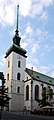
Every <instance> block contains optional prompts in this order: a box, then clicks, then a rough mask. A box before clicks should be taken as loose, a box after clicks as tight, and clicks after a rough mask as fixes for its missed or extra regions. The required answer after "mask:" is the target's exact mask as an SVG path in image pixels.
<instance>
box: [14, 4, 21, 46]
mask: <svg viewBox="0 0 54 120" xmlns="http://www.w3.org/2000/svg"><path fill="white" fill-rule="evenodd" d="M18 23H19V5H17V19H16V31H15V36H14V38H13V43H14V44H16V45H18V46H20V39H21V38H20V37H19V34H18V32H19V31H18V29H19V28H18Z"/></svg>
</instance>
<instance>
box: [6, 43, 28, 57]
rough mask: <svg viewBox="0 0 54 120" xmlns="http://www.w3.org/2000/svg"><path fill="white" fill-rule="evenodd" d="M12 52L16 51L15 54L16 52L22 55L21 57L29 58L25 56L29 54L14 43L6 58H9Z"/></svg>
mask: <svg viewBox="0 0 54 120" xmlns="http://www.w3.org/2000/svg"><path fill="white" fill-rule="evenodd" d="M12 51H14V52H16V53H18V54H20V55H22V56H24V57H27V56H26V55H25V54H26V53H27V52H26V50H25V49H23V48H21V47H20V46H18V45H16V44H14V43H13V44H12V45H11V46H10V47H9V49H8V50H7V52H6V56H5V58H7V57H8V55H9V54H10V53H11V52H12Z"/></svg>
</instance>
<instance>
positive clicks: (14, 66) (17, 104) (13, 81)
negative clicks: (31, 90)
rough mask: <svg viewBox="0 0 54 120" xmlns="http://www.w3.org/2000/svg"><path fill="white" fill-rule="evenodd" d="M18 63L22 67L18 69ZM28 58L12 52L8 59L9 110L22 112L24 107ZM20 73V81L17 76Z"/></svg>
mask: <svg viewBox="0 0 54 120" xmlns="http://www.w3.org/2000/svg"><path fill="white" fill-rule="evenodd" d="M18 61H20V66H19V67H18ZM25 67H26V58H25V57H23V56H21V55H19V54H18V53H15V52H11V53H10V54H9V56H8V57H7V58H6V87H8V94H9V96H10V98H11V99H10V103H9V110H14V111H18V110H22V109H23V106H24V79H25ZM18 73H20V80H18V79H17V74H18Z"/></svg>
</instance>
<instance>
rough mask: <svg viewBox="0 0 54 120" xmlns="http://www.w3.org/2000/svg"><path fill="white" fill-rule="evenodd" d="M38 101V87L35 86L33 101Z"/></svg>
mask: <svg viewBox="0 0 54 120" xmlns="http://www.w3.org/2000/svg"><path fill="white" fill-rule="evenodd" d="M37 99H39V86H38V85H35V100H37Z"/></svg>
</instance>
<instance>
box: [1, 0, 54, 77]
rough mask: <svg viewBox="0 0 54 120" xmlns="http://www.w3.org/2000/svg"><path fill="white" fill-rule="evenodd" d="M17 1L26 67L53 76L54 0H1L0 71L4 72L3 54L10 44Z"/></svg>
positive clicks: (14, 26) (13, 32)
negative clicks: (25, 53) (25, 54)
mask: <svg viewBox="0 0 54 120" xmlns="http://www.w3.org/2000/svg"><path fill="white" fill-rule="evenodd" d="M18 4H19V23H18V24H19V35H20V37H21V47H22V48H24V49H25V50H26V51H27V59H26V67H28V68H30V69H31V67H33V69H34V70H35V71H37V72H41V73H43V74H46V75H49V76H51V77H54V0H0V72H1V71H3V72H4V74H5V58H4V57H5V53H6V51H7V49H8V48H9V47H10V45H11V44H12V43H13V41H12V39H13V37H14V34H15V29H16V14H17V13H16V12H17V5H18Z"/></svg>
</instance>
